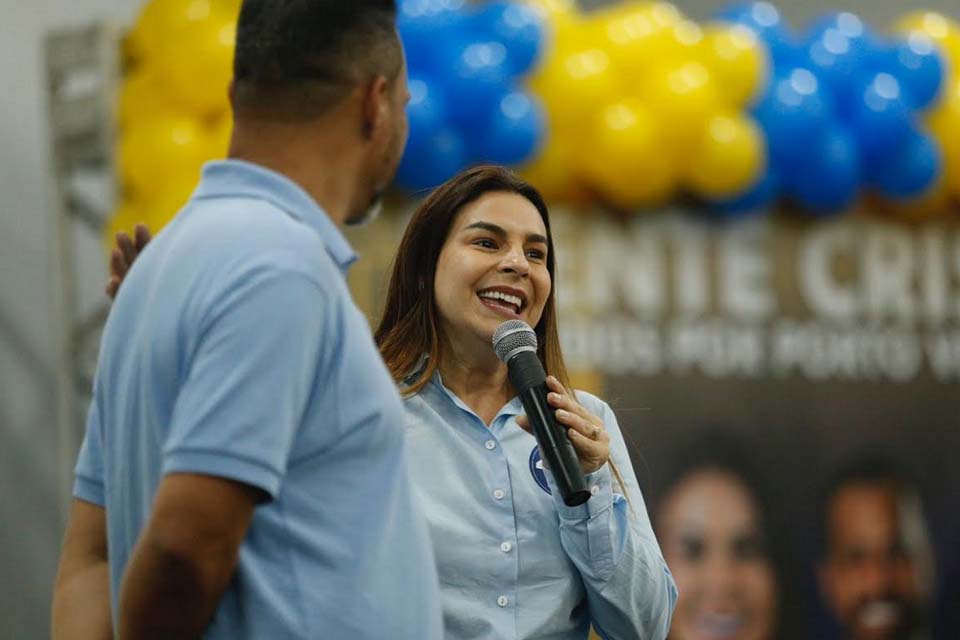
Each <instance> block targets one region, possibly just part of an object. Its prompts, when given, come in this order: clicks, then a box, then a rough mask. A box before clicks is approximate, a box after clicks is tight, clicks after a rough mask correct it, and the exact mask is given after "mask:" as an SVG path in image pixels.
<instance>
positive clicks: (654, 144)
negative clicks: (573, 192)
mask: <svg viewBox="0 0 960 640" xmlns="http://www.w3.org/2000/svg"><path fill="white" fill-rule="evenodd" d="M659 130H660V127H659V123H658V122H657V120H656V118H655V117H654V115H653V114H652V113H651V112H650V111H649V110H648V109H647V108H646V107H645V106H644V105H643V104H641V103H639V102H637V101H635V100H622V101H619V102H615V103H613V104H610V105H608V106H607V107H606V108H604V109H603V110H601V111H600V112H599V113H598V114H597V116H596V118H595V120H594V122H593V125H592V126H591V127H590V128H589V130H588V132H587V136H586V137H585V139H584V148H583V149H582V152H581V153H579V154H578V155H577V166H578V168H579V171H580V173H581V175H582V176H583V179H584V181H585V182H586V183H587V184H588V185H589V186H590V187H592V188H593V189H595V190H596V191H597V192H598V193H600V194H601V195H602V196H603V197H604V198H605V199H607V200H608V201H609V202H611V203H613V204H615V205H617V206H619V207H624V208H633V207H640V206H645V205H654V204H661V203H663V202H665V201H666V200H668V199H669V197H670V196H671V195H672V193H673V190H674V188H675V186H676V183H675V177H676V176H675V173H674V168H673V165H672V164H671V162H670V161H669V160H668V159H666V158H664V156H663V153H662V150H663V139H662V138H661V137H660V135H659Z"/></svg>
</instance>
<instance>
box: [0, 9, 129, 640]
mask: <svg viewBox="0 0 960 640" xmlns="http://www.w3.org/2000/svg"><path fill="white" fill-rule="evenodd" d="M138 5H139V3H137V2H135V1H134V0H33V1H31V2H22V1H20V0H0V15H2V16H3V17H2V19H0V92H2V97H0V638H11V639H12V638H17V639H20V638H41V637H44V636H45V635H47V632H46V629H47V619H48V611H49V600H50V596H49V594H50V586H51V583H52V580H53V575H54V571H55V569H56V560H57V551H58V546H59V540H60V536H61V531H60V524H59V518H58V513H57V490H58V486H57V482H58V476H57V468H56V448H55V444H56V443H55V430H54V426H53V425H54V415H55V414H54V405H53V398H54V388H53V384H54V376H53V373H52V371H53V363H54V359H55V354H54V341H53V338H52V336H53V331H52V323H51V322H50V318H49V315H50V308H51V305H50V296H51V292H50V266H49V265H50V251H49V246H48V240H47V230H48V216H47V207H48V206H49V205H50V204H51V202H50V197H49V195H48V189H47V186H48V182H47V181H48V171H47V162H48V154H47V134H46V120H45V108H46V102H45V95H44V85H43V81H42V78H43V66H42V65H43V58H42V50H41V47H42V38H43V34H44V33H46V31H47V30H48V29H51V28H57V27H63V26H71V25H80V24H83V23H85V22H88V21H90V20H95V19H110V20H115V21H119V22H126V21H129V20H130V19H131V18H132V16H133V15H134V14H135V12H136V10H137V8H138Z"/></svg>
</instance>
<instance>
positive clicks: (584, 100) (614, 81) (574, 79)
mask: <svg viewBox="0 0 960 640" xmlns="http://www.w3.org/2000/svg"><path fill="white" fill-rule="evenodd" d="M530 89H531V90H532V91H533V92H534V93H535V94H537V95H538V96H540V98H541V99H542V100H543V103H544V105H545V107H546V109H547V112H548V113H549V117H550V125H551V128H558V127H559V128H564V127H568V128H569V127H579V126H582V123H583V120H584V118H587V117H588V116H589V115H590V114H591V113H593V112H594V111H595V110H596V109H597V108H598V107H599V106H600V105H602V104H604V103H605V102H607V101H609V100H612V99H614V98H615V97H616V96H617V93H618V89H619V84H618V78H617V77H616V75H615V73H614V70H613V67H612V65H611V64H610V57H609V56H608V55H607V53H606V52H604V51H602V50H600V49H595V48H594V49H581V50H578V51H574V52H573V53H568V54H563V53H559V54H558V55H557V56H555V57H554V58H553V59H551V60H548V61H547V64H546V66H544V68H543V69H541V71H540V73H538V74H537V75H535V76H534V77H533V78H532V79H531V81H530Z"/></svg>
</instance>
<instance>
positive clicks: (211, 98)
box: [129, 0, 237, 117]
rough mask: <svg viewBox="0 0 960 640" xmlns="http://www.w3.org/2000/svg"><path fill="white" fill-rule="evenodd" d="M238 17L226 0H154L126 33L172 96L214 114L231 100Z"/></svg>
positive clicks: (195, 109)
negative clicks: (230, 92) (131, 29)
mask: <svg viewBox="0 0 960 640" xmlns="http://www.w3.org/2000/svg"><path fill="white" fill-rule="evenodd" d="M236 22H237V10H236V7H235V6H231V3H229V2H227V1H226V0H152V1H151V2H150V3H149V4H147V5H146V7H145V8H144V10H143V12H142V13H141V15H140V18H139V20H138V21H137V24H136V26H135V27H134V29H133V31H132V32H131V34H130V36H129V39H130V41H131V42H133V43H135V45H131V47H132V48H134V49H136V50H139V51H141V52H142V54H141V57H142V62H143V64H146V65H150V66H151V67H152V68H153V70H154V71H155V73H156V74H157V78H158V80H159V83H160V85H161V87H162V91H163V92H164V94H165V95H167V96H168V97H169V98H170V100H171V101H173V102H175V103H177V104H179V105H181V107H182V108H185V109H188V110H190V111H191V112H193V113H197V114H198V115H201V116H204V117H207V116H209V117H215V116H216V115H217V114H219V113H221V112H223V111H224V110H226V109H227V108H228V106H229V105H228V100H227V88H228V86H229V84H230V79H231V77H232V75H233V49H234V41H235V38H236Z"/></svg>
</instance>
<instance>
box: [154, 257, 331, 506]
mask: <svg viewBox="0 0 960 640" xmlns="http://www.w3.org/2000/svg"><path fill="white" fill-rule="evenodd" d="M334 303H336V299H335V297H334V296H331V295H329V293H328V292H327V291H326V290H324V289H323V288H322V287H321V286H320V285H319V284H318V283H317V282H316V281H315V280H314V279H312V278H311V277H310V276H308V275H306V274H304V273H300V272H296V271H283V270H275V269H270V270H267V271H265V272H261V273H255V274H252V275H250V276H249V277H244V278H243V279H242V281H241V282H238V283H236V284H235V285H234V286H233V288H232V289H231V290H229V291H227V292H226V293H224V294H222V295H221V296H220V299H219V300H218V301H217V302H215V303H214V304H213V305H212V306H211V307H210V309H209V311H208V312H207V314H206V319H205V320H204V321H203V322H202V323H201V332H200V333H199V338H198V339H197V344H196V345H195V347H194V348H193V351H192V353H191V355H190V357H189V367H188V370H187V371H186V372H185V373H184V376H185V378H184V382H183V383H182V385H181V388H180V392H179V395H178V397H177V400H176V403H175V406H174V410H173V416H172V423H171V425H170V430H169V434H168V436H167V440H166V442H165V443H164V446H163V468H162V472H163V474H164V475H166V474H169V473H199V474H204V475H212V476H217V477H222V478H228V479H231V480H235V481H238V482H242V483H244V484H247V485H250V486H253V487H256V488H258V489H261V490H262V491H264V492H266V493H267V494H268V495H269V496H270V497H271V498H275V497H276V496H277V494H278V492H279V489H280V485H281V481H282V479H283V476H284V474H285V473H286V469H287V461H288V459H289V457H290V451H291V447H292V446H293V443H294V441H295V437H296V435H297V433H298V431H299V428H300V424H301V421H302V419H303V415H304V413H305V410H306V408H307V405H308V403H309V401H310V398H311V396H312V393H313V391H314V387H315V384H316V383H317V382H316V381H317V379H318V376H319V375H320V372H319V368H320V367H321V363H320V361H321V359H322V350H323V348H324V345H325V344H327V343H331V342H335V341H336V336H332V335H327V332H328V331H329V330H331V329H332V327H331V326H330V325H331V324H333V323H331V322H329V321H328V320H327V318H329V317H331V313H330V311H331V310H330V308H329V307H330V305H331V304H334Z"/></svg>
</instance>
